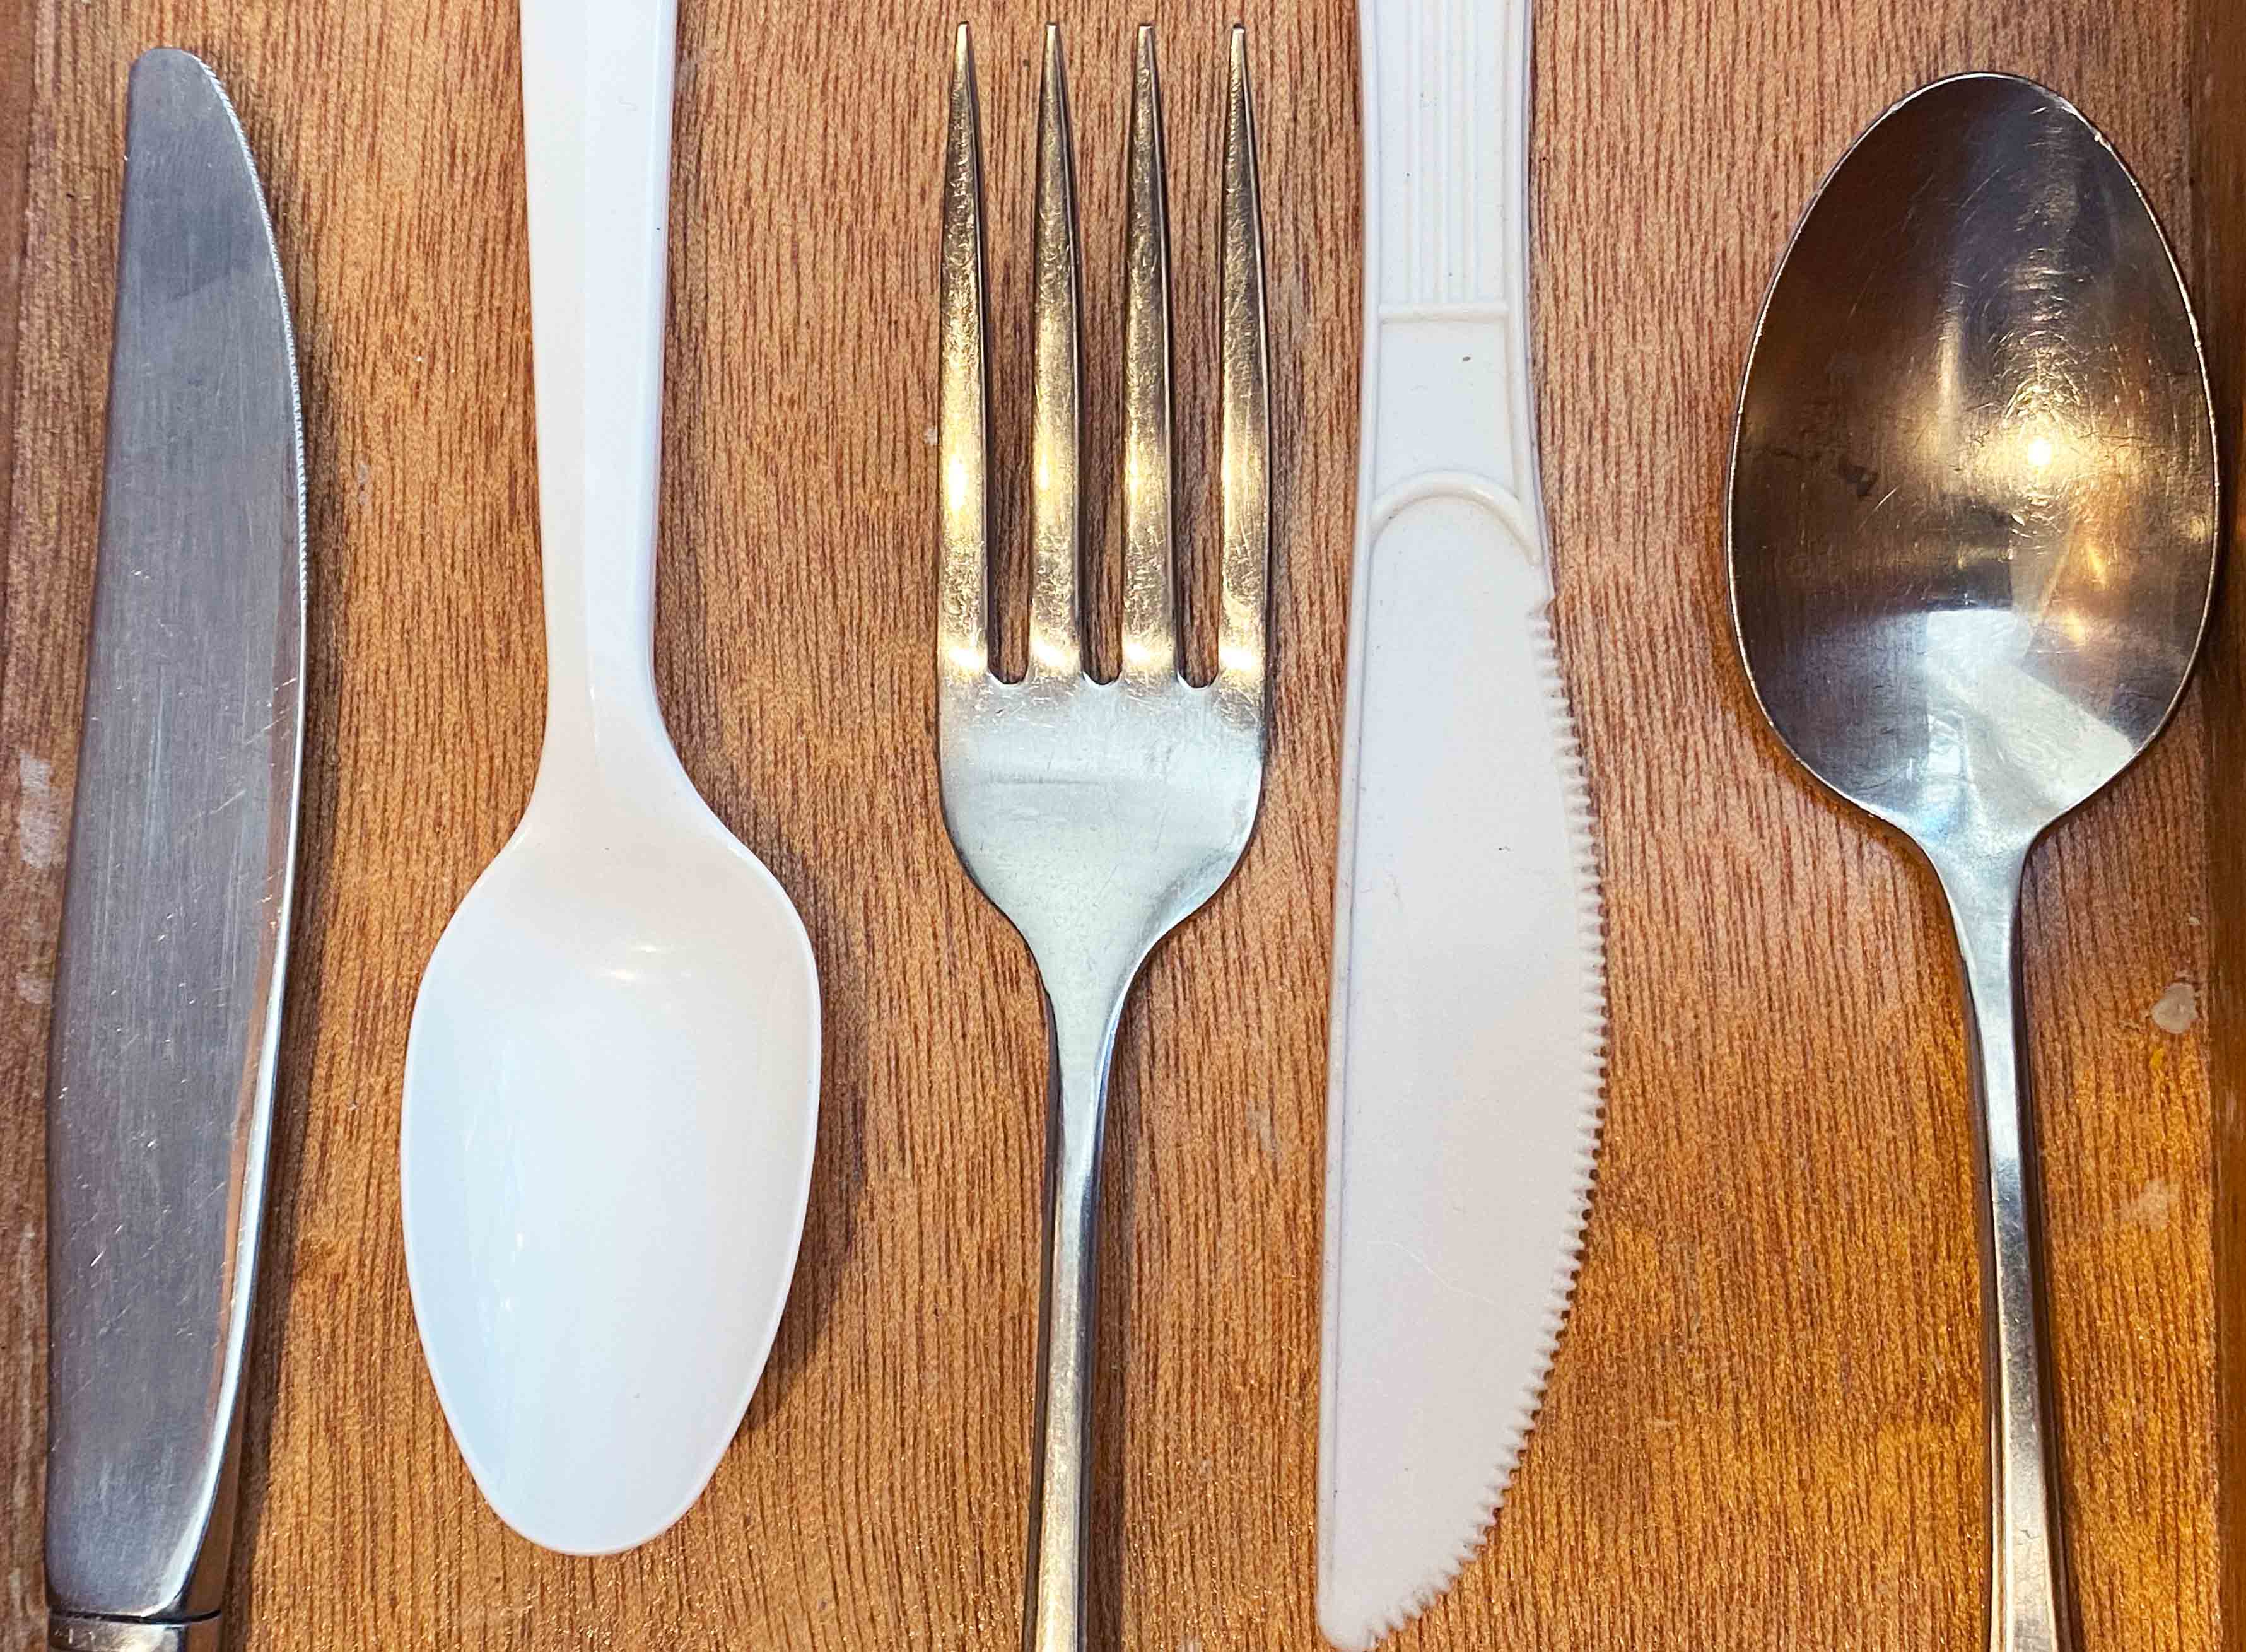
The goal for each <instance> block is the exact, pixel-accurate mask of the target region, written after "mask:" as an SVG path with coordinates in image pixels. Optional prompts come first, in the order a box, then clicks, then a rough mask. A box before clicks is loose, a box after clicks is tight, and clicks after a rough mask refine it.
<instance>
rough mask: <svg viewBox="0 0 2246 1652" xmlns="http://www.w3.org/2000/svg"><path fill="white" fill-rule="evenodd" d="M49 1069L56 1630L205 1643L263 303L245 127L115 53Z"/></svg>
mask: <svg viewBox="0 0 2246 1652" xmlns="http://www.w3.org/2000/svg"><path fill="white" fill-rule="evenodd" d="M303 559H304V493H303V436H302V422H301V418H300V415H299V409H298V401H297V387H296V351H295V344H294V340H293V337H292V335H291V331H290V327H289V309H288V302H287V296H286V292H285V289H284V287H283V284H282V276H281V268H280V262H279V259H278V256H277V254H276V248H275V245H274V240H273V233H272V228H271V226H270V224H269V221H268V220H267V217H266V212H265V201H264V196H263V194H262V191H261V190H260V188H259V186H258V180H257V173H256V170H255V166H254V164H253V163H252V161H251V159H250V154H249V150H248V145H247V143H246V142H245V140H244V139H243V136H242V128H241V126H240V124H239V123H238V122H237V121H236V119H235V112H234V109H233V106H232V105H230V104H229V103H228V101H227V98H226V94H225V93H224V92H223V91H221V88H220V86H219V84H218V81H217V80H216V78H214V76H213V75H212V74H211V72H210V71H209V70H208V68H206V67H205V66H204V65H203V64H202V63H201V61H200V60H198V59H197V58H194V57H191V56H189V55H188V54H187V53H186V52H182V51H152V52H149V53H147V54H146V56H144V57H142V58H140V60H139V62H137V63H136V64H135V65H133V72H132V78H131V83H130V89H129V93H128V99H127V113H126V167H125V187H124V202H123V209H122V214H121V219H120V223H119V239H118V268H117V310H116V331H115V337H114V342H113V344H112V357H111V362H110V381H109V424H108V443H107V449H106V455H105V467H104V472H103V486H102V507H101V530H100V545H99V554H98V556H97V558H96V561H95V568H94V590H93V619H92V636H91V640H90V642H89V644H88V649H87V663H86V678H85V724H84V727H83V731H82V733H81V735H80V738H79V746H78V781H77V788H76V792H75V802H74V806H73V813H72V819H71V839H70V861H69V870H68V873H67V874H66V880H65V894H64V902H63V928H62V940H61V945H60V948H59V952H58V958H57V962H56V977H55V990H54V1012H53V1014H54V1019H53V1025H52V1030H51V1044H50V1056H49V1066H48V1104H47V1128H48V1153H47V1173H48V1204H47V1212H48V1298H49V1309H48V1319H49V1326H48V1329H49V1349H48V1361H49V1364H48V1374H49V1384H48V1392H49V1396H50V1401H49V1404H50V1414H49V1422H48V1456H47V1525H46V1567H47V1589H48V1596H49V1604H50V1607H51V1615H50V1618H49V1640H50V1642H51V1645H53V1646H55V1647H58V1648H67V1649H74V1652H124V1649H132V1652H203V1649H206V1648H212V1647H215V1646H216V1645H217V1642H218V1626H219V1616H218V1613H219V1609H220V1605H221V1595H222V1593H223V1590H224V1587H225V1583H226V1573H227V1567H228V1557H229V1553H230V1551H231V1547H232V1533H233V1525H234V1504H235V1483H236V1479H237V1477H238V1476H237V1458H236V1451H235V1442H236V1436H237V1433H238V1424H239V1420H240V1417H241V1412H242V1383H243V1378H244V1375H245V1370H246V1365H247V1358H248V1346H249V1324H250V1305H251V1291H252V1287H253V1285H254V1283H255V1274H256V1261H257V1241H258V1234H259V1229H260V1223H261V1218H262V1214H263V1210H264V1203H265V1180H266V1149H267V1144H268V1140H269V1136H270V1133H271V1127H272V1117H273V1089H274V1074H275V1066H276V1052H277V1048H278V1044H279V1036H280V1024H281V997H282V977H283V974H284V962H285V956H286V952H287V943H288V934H289V900H290V894H291V887H292V883H293V867H294V864H295V860H296V812H297V794H298V786H299V774H300V769H301V765H302V753H303V707H304V689H303V670H304V566H303Z"/></svg>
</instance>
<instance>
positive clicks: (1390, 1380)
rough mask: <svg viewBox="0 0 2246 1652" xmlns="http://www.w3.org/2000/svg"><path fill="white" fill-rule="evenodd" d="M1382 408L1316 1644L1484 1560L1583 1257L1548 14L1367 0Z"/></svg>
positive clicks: (1580, 951) (1587, 988) (1583, 1129)
mask: <svg viewBox="0 0 2246 1652" xmlns="http://www.w3.org/2000/svg"><path fill="white" fill-rule="evenodd" d="M1359 15H1360V21H1361V24H1362V31H1363V46H1364V78H1363V85H1364V93H1363V99H1364V110H1365V369H1364V404H1363V408H1362V411H1361V437H1360V448H1359V465H1360V467H1361V468H1360V474H1359V478H1358V540H1357V554H1356V562H1355V570H1354V575H1353V580H1352V584H1351V616H1350V655H1349V668H1348V670H1349V679H1348V680H1349V690H1348V709H1347V711H1346V714H1345V715H1346V720H1345V724H1344V748H1343V783H1342V799H1341V833H1340V851H1339V855H1338V857H1337V891H1336V918H1335V958H1334V996H1333V1014H1332V1022H1331V1024H1332V1029H1333V1031H1332V1050H1331V1060H1330V1062H1329V1066H1328V1083H1329V1085H1330V1093H1329V1097H1328V1105H1327V1119H1328V1132H1327V1143H1328V1146H1327V1152H1328V1163H1327V1177H1326V1193H1327V1208H1326V1219H1325V1303H1324V1376H1323V1383H1322V1389H1321V1396H1320V1451H1319V1493H1320V1495H1319V1587H1318V1594H1319V1599H1318V1610H1319V1620H1320V1623H1321V1626H1322V1628H1324V1632H1325V1634H1326V1635H1327V1638H1328V1639H1329V1640H1331V1641H1332V1642H1334V1643H1335V1644H1336V1645H1337V1646H1341V1647H1344V1648H1349V1649H1358V1648H1365V1647H1369V1646H1371V1644H1373V1642H1376V1641H1377V1640H1378V1639H1379V1638H1380V1637H1381V1636H1382V1635H1385V1634H1386V1633H1387V1632H1388V1631H1389V1630H1391V1629H1392V1628H1396V1627H1397V1626H1399V1625H1400V1624H1401V1623H1403V1622H1404V1621H1406V1620H1407V1619H1409V1618H1410V1617H1412V1615H1415V1614H1416V1613H1418V1612H1419V1611H1420V1610H1422V1609H1423V1608H1426V1606H1427V1605H1428V1604H1429V1603H1430V1602H1431V1601H1433V1599H1434V1597H1435V1596H1436V1595H1437V1594H1439V1593H1440V1592H1441V1591H1442V1589H1443V1588H1444V1587H1446V1586H1447V1584H1448V1583H1449V1581H1451V1579H1452V1578H1453V1576H1455V1575H1456V1574H1457V1572H1458V1570H1459V1568H1460V1567H1461V1566H1462V1565H1463V1564H1465V1562H1466V1560H1467V1559H1468V1558H1469V1557H1470V1556H1471V1555H1472V1554H1473V1553H1474V1550H1475V1549H1476V1548H1477V1547H1479V1545H1480V1540H1481V1534H1482V1533H1483V1532H1484V1531H1485V1530H1486V1529H1487V1526H1488V1523H1489V1521H1490V1519H1491V1518H1492V1515H1493V1513H1494V1510H1495V1508H1496V1506H1497V1504H1498V1501H1499V1499H1501V1497H1502V1496H1503V1494H1504V1491H1505V1487H1506V1485H1507V1482H1508V1479H1509V1478H1510V1476H1511V1474H1512V1472H1513V1468H1514V1463H1515V1461H1516V1460H1517V1458H1518V1456H1519V1452H1520V1449H1521V1444H1522V1442H1523V1439H1524V1438H1525V1437H1526V1434H1527V1431H1528V1426H1529V1423H1530V1421H1531V1419H1532V1417H1533V1416H1534V1414H1535V1409H1536V1405H1537V1404H1538V1401H1539V1399H1540V1397H1541V1395H1542V1388H1543V1383H1544V1378H1545V1373H1546V1371H1547V1370H1548V1366H1549V1363H1550V1360H1551V1356H1552V1353H1553V1349H1554V1346H1555V1339H1556V1337H1557V1334H1558V1329H1559V1326H1560V1322H1561V1319H1562V1315H1563V1314H1564V1312H1565V1309H1566V1304H1567V1301H1568V1294H1569V1288H1570V1285H1571V1282H1572V1279H1573V1275H1574V1270H1575V1263H1576V1255H1577V1253H1578V1248H1579V1246H1580V1242H1581V1232H1582V1220H1583V1215H1584V1210H1585V1202H1586V1199H1587V1196H1588V1192H1589V1174H1590V1166H1591V1156H1592V1152H1593V1150H1594V1148H1595V1146H1596V1132H1597V1123H1598V1116H1599V1107H1600V1073H1601V1064H1602V1060H1603V1046H1604V1036H1605V993H1604V975H1603V962H1602V956H1601V954H1602V922H1601V914H1600V908H1599V899H1598V891H1597V870H1596V858H1595V855H1594V852H1593V846H1592V841H1591V823H1590V816H1589V801H1588V796H1587V793H1586V790H1585V786H1584V783H1583V775H1582V762H1581V758H1580V755H1579V752H1578V750H1577V746H1576V737H1575V732H1574V727H1573V724H1572V722H1571V720H1570V717H1569V711H1568V706H1567V699H1566V694H1565V690H1564V686H1563V684H1562V680H1561V677H1560V674H1559V670H1558V663H1557V659H1556V656H1555V650H1554V645H1553V637H1552V629H1551V622H1550V608H1551V603H1552V596H1553V584H1552V575H1551V568H1550V564H1549V561H1548V554H1547V549H1546V539H1545V529H1544V520H1543V509H1542V502H1541V499H1540V494H1539V487H1538V479H1537V473H1536V442H1535V416H1534V403H1533V398H1532V389H1533V386H1532V384H1531V378H1530V350H1529V311H1528V114H1529V97H1528V75H1529V56H1528V39H1529V33H1528V24H1529V17H1528V4H1527V0H1362V4H1361V8H1360V14H1359Z"/></svg>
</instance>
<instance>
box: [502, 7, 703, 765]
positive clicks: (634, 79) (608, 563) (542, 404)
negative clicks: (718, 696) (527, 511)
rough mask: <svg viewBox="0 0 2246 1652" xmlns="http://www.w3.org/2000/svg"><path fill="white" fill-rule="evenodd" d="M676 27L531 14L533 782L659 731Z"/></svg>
mask: <svg viewBox="0 0 2246 1652" xmlns="http://www.w3.org/2000/svg"><path fill="white" fill-rule="evenodd" d="M677 24H678V7H677V0H522V139H523V159H524V163H525V171H526V173H527V176H528V180H529V211H530V316H531V338H532V345H533V350H532V357H533V367H534V377H535V380H536V387H537V392H538V500H539V538H540V557H541V565H542V568H543V571H544V581H545V600H546V676H547V696H546V703H547V728H546V744H545V753H546V755H545V757H544V758H543V759H542V760H541V765H540V772H541V779H548V780H551V779H555V778H559V777H560V776H561V774H562V773H563V772H567V771H574V772H576V773H579V774H582V773H585V772H588V771H589V770H591V769H593V768H595V767H596V766H597V759H599V758H602V756H603V755H604V754H606V753H609V752H612V751H622V752H637V751H643V750H645V749H647V746H648V744H649V743H648V742H647V740H646V739H645V738H644V737H645V736H646V735H648V734H649V733H650V730H651V731H652V732H654V733H656V734H658V735H659V734H660V733H661V730H662V714H661V712H660V711H659V710H657V701H656V692H655V665H654V622H655V525H656V479H657V466H658V464H659V462H660V459H661V453H662V445H663V323H664V283H665V279H666V275H667V266H666V258H667V253H668V247H669V226H670V119H671V92H672V84H673V80H674V77H675V74H676V66H675V59H676V55H677ZM611 731H614V732H615V733H616V734H618V735H620V736H622V737H623V738H619V739H616V740H613V741H612V740H610V739H609V738H606V737H608V736H609V734H610V732H611Z"/></svg>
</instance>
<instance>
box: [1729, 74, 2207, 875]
mask: <svg viewBox="0 0 2246 1652" xmlns="http://www.w3.org/2000/svg"><path fill="white" fill-rule="evenodd" d="M2214 443H2215V435H2214V425H2213V418H2212V414H2211V412H2210V411H2209V401H2208V396H2207V390H2206V379H2205V376H2204V373H2203V371H2202V366H2201V360H2200V350H2199V340H2198V336H2197V333H2196V331H2195V329H2194V326H2193V323H2192V317H2191V311H2190V309H2189V306H2188V303H2187V302H2186V300H2185V297H2184V292H2183V286H2182V282H2181V280H2180V279H2179V278H2178V276H2177V275H2176V272H2175V264H2174V262H2172V261H2171V259H2170V257H2169V255H2168V246H2167V243H2166V241H2163V240H2162V238H2161V231H2160V228H2159V226H2158V225H2157V224H2156V223H2155V222H2154V219H2153V215H2152V213H2151V212H2150V210H2149V209H2148V208H2147V207H2146V205H2145V203H2144V201H2143V198H2142V197H2141V195H2140V194H2139V193H2138V191H2137V187H2136V185H2135V184H2134V181H2133V180H2131V178H2130V176H2129V173H2128V172H2127V169H2126V168H2125V167H2123V166H2122V165H2121V162H2120V160H2119V158H2118V157H2116V156H2115V154H2114V153H2113V150H2112V149H2111V148H2110V147H2109V146H2107V145H2106V142H2105V140H2104V139H2102V138H2100V136H2099V134H2098V133H2097V132H2096V130H2095V129H2094V128H2093V127H2092V126H2090V124H2089V123H2088V122H2087V121H2086V120H2085V119H2083V118H2082V117H2081V116H2080V115H2079V113H2077V112H2075V111H2074V109H2073V108H2072V106H2071V105H2068V104H2066V102H2065V101H2064V100H2063V99H2059V97H2058V96H2057V95H2056V94H2054V93H2052V92H2048V91H2046V90H2045V89H2044V88H2042V87H2040V86H2038V85H2034V84H2033V83H2032V82H2029V81H2025V80H2019V79H2016V78H2012V77H2010V76H2004V75H1967V76H1959V77H1957V78H1952V79H1949V80H1944V81H1939V82H1936V84H1935V85H1932V86H1930V87H1928V88H1926V89H1925V90H1923V91H1922V92H1918V93H1916V94H1915V95H1914V96H1913V97H1911V98H1909V99H1906V100H1905V101H1904V102H1902V104H1899V105H1896V106H1895V109H1893V110H1891V111H1890V112H1889V113H1888V114H1887V115H1886V116H1884V117H1883V118H1882V119H1881V120H1880V121H1879V122H1878V123H1877V124H1876V125H1875V126H1872V127H1871V128H1870V130H1868V132H1867V133H1865V134H1864V136H1863V137H1862V138H1861V139H1860V140H1859V141H1858V142H1857V144H1856V145H1855V147H1854V148H1853V149H1851V150H1850V151H1849V153H1848V156H1847V157H1846V158H1845V159H1844V160H1842V161H1841V164H1840V165H1839V166H1838V167H1835V168H1834V172H1833V173H1832V174H1831V176H1830V177H1829V178H1828V179H1827V180H1826V182H1825V185H1824V187H1822V188H1821V190H1820V191H1819V192H1818V195H1817V199H1816V201H1815V203H1814V205H1813V207H1811V209H1810V211H1809V213H1808V214H1807V216H1806V217H1805V218H1804V219H1803V220H1802V222H1801V227H1800V230H1799V231H1798V232H1797V234H1796V235H1795V236H1794V240H1793V246H1792V248H1790V249H1789V251H1788V252H1787V256H1786V260H1785V262H1784V264H1783V266H1782V267H1781V269H1780V274H1779V275H1778V278H1777V280H1776V282H1774V283H1773V286H1772V288H1771V291H1770V296H1769V300H1768V302H1767V303H1766V306H1765V308H1764V311H1763V316H1762V322H1761V325H1760V326H1759V329H1758V330H1757V333H1756V337H1755V343H1754V347H1753V356H1752V357H1751V360H1750V364H1749V368H1748V372H1747V377H1746V387H1745V390H1744V391H1743V393H1742V395H1741V398H1740V402H1739V426H1738V433H1737V441H1736V445H1735V447H1734V449H1733V458H1732V492H1731V554H1732V601H1733V605H1734V613H1735V615H1736V617H1737V621H1738V626H1739V646H1740V648H1741V650H1742V651H1743V653H1744V654H1745V656H1746V663H1747V670H1748V675H1749V676H1750V678H1751V680H1752V681H1753V685H1754V691H1755V695H1756V697H1757V698H1758V700H1759V702H1760V703H1761V705H1762V709H1763V710H1764V712H1765V713H1766V715H1767V716H1768V717H1769V718H1770V720H1771V722H1772V724H1773V725H1774V726H1775V727H1776V728H1777V731H1778V732H1779V734H1780V737H1781V738H1783V739H1784V740H1785V741H1786V743H1787V745H1788V746H1789V747H1790V748H1792V750H1793V753H1794V755H1795V756H1796V757H1798V758H1800V760H1801V762H1802V763H1803V764H1804V765H1806V766H1807V768H1808V769H1809V770H1810V771H1811V772H1813V773H1814V774H1815V775H1816V776H1817V777H1818V778H1820V779H1821V780H1822V781H1824V782H1825V784H1826V785H1829V786H1831V787H1832V788H1833V789H1834V791H1835V792H1840V793H1841V795H1842V796H1843V797H1845V798H1847V799H1849V800H1850V801H1851V802H1854V803H1855V804H1857V805H1859V806H1861V807H1863V808H1865V809H1868V810H1869V811H1870V812H1873V813H1874V814H1876V815H1878V816H1880V817H1881V818H1882V819H1887V820H1889V821H1891V822H1892V823H1894V824H1895V825H1896V826H1900V827H1902V829H1903V830H1904V831H1906V832H1908V833H1910V834H1911V835H1912V836H1913V837H1914V838H1916V839H1917V840H1919V841H1920V842H1921V843H1922V845H1923V846H1927V847H1928V848H1929V850H1930V853H1936V852H1937V846H1941V845H1944V844H1948V843H1950V842H1952V841H1957V842H1959V843H1960V846H1967V845H1970V846H1971V847H1972V848H1974V849H1986V848H1991V847H1995V846H2000V845H2006V846H2012V845H2016V846H2019V847H2020V848H2022V849H2025V846H2026V844H2027V843H2028V842H2029V841H2031V840H2032V839H2033V838H2034V837H2035V836H2036V835H2037V834H2038V833H2040V832H2041V831H2042V830H2043V829H2044V828H2045V827H2046V826H2049V825H2051V823H2052V822H2053V821H2054V820H2056V819H2058V818H2059V816H2061V815H2063V814H2065V813H2066V812H2067V811H2068V810H2070V809H2072V808H2073V807H2074V806H2076V805H2078V804H2079V803H2081V802H2083V801H2084V800H2085V799H2087V798H2088V797H2090V796H2091V795H2092V794H2093V792H2096V791H2098V790H2099V789H2100V787H2101V786H2103V785H2105V784H2106V782H2107V781H2109V780H2111V779H2112V778H2113V777H2114V776H2115V775H2116V774H2117V773H2119V772H2120V770H2121V769H2122V768H2123V767H2124V766H2125V765H2127V763H2128V762H2129V761H2130V759H2132V758H2134V757H2135V756H2136V754H2137V753H2138V752H2140V751H2142V750H2143V749H2144V748H2145V746H2146V745H2147V744H2148V743H2149V742H2150V741H2151V739H2152V738H2153V736H2154V734H2155V733H2157V732H2158V731H2159V730H2160V728H2161V724H2163V723H2164V722H2165V721H2166V720H2167V718H2168V713H2169V711H2170V710H2171V709H2172V708H2173V707H2174V705H2175V702H2176V699H2177V697H2178V696H2179V695H2181V692H2182V690H2183V685H2184V681H2185V678H2186V676H2188V673H2189V671H2190V669H2191V663H2192V660H2193V658H2194V656H2195V655H2196V654H2197V652H2198V649H2199V640H2200V634H2201V632H2202V629H2203V628H2204V626H2205V624H2206V619H2207V609H2208V602H2209V594H2210V592H2211V590H2212V588H2213V575H2214V567H2215V446H2214Z"/></svg>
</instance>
